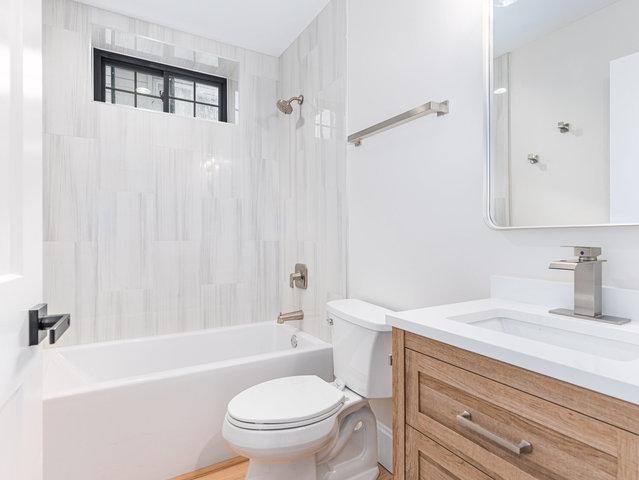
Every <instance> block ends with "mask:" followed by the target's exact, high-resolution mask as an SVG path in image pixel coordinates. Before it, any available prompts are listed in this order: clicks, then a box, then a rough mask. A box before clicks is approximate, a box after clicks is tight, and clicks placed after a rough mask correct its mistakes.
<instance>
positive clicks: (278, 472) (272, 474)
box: [246, 456, 317, 480]
mask: <svg viewBox="0 0 639 480" xmlns="http://www.w3.org/2000/svg"><path fill="white" fill-rule="evenodd" d="M289 478H290V479H291V480H293V479H295V480H317V466H316V464H315V457H314V456H311V457H305V458H301V459H299V460H297V461H294V462H287V463H265V462H259V461H256V460H253V459H251V461H250V462H249V468H248V472H247V474H246V480H274V479H281V480H284V479H289Z"/></svg>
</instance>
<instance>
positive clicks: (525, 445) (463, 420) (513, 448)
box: [457, 412, 532, 455]
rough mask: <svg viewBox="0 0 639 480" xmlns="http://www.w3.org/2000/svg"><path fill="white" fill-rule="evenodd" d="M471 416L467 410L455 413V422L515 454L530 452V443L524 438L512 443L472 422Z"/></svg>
mask: <svg viewBox="0 0 639 480" xmlns="http://www.w3.org/2000/svg"><path fill="white" fill-rule="evenodd" d="M472 419H473V416H472V415H471V414H470V413H468V412H463V413H462V414H461V415H457V423H459V425H460V426H461V427H463V428H467V429H468V430H470V431H472V432H474V433H476V434H477V435H481V436H482V437H484V438H486V439H488V440H490V441H491V442H493V443H496V444H497V445H499V446H500V447H502V448H505V449H506V450H508V451H510V452H513V453H515V454H517V455H521V454H522V453H530V452H532V444H531V443H530V442H527V441H526V440H522V441H521V442H519V443H518V444H514V443H512V442H509V441H508V440H506V439H505V438H502V437H500V436H499V435H497V434H495V433H493V432H491V431H490V430H487V429H485V428H484V427H482V426H481V425H478V424H476V423H475V422H473V420H472Z"/></svg>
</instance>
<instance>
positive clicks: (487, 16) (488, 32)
mask: <svg viewBox="0 0 639 480" xmlns="http://www.w3.org/2000/svg"><path fill="white" fill-rule="evenodd" d="M494 8H495V7H494V6H493V0H484V9H483V10H484V12H483V17H484V18H483V28H482V32H483V35H482V37H483V56H484V58H483V64H484V73H483V77H484V102H483V103H484V124H485V125H484V189H483V190H484V206H483V207H484V208H483V212H484V221H485V222H486V223H487V224H488V226H489V227H490V228H492V229H493V230H530V229H549V228H593V227H636V226H639V221H638V222H637V223H592V224H581V225H579V224H577V225H573V224H565V225H523V226H502V225H497V224H496V223H495V222H494V220H493V218H492V216H491V213H490V204H491V192H492V185H491V181H490V177H491V175H490V173H491V163H492V158H491V147H492V142H491V133H492V132H491V130H492V129H491V124H492V123H491V121H492V115H493V94H492V92H493V38H494V37H493V32H494V25H493V19H494V14H493V12H494Z"/></svg>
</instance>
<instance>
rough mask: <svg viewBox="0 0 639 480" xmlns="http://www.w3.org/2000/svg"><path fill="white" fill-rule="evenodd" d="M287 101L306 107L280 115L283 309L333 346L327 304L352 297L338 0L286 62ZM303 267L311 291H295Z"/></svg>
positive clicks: (341, 6) (341, 0) (342, 26)
mask: <svg viewBox="0 0 639 480" xmlns="http://www.w3.org/2000/svg"><path fill="white" fill-rule="evenodd" d="M279 93H280V96H281V97H283V98H290V97H292V96H294V95H299V94H303V95H304V104H303V105H302V106H301V108H298V107H297V106H296V107H295V108H294V111H293V114H291V115H290V116H284V115H280V125H281V131H280V178H281V185H280V207H281V212H282V219H281V225H282V233H283V240H282V246H281V250H282V271H281V275H280V286H281V287H280V288H281V291H282V308H283V309H285V310H287V309H288V310H292V309H296V308H303V309H304V312H305V320H304V322H303V328H304V329H305V330H307V331H309V332H310V333H312V334H314V335H317V336H319V337H321V338H323V339H326V340H328V339H329V331H328V327H327V324H326V322H325V318H326V316H325V304H326V302H327V301H329V300H332V299H335V298H344V297H345V296H346V270H345V268H346V201H345V195H346V192H345V184H346V125H345V123H346V0H333V1H332V2H331V3H329V4H328V6H327V7H326V8H325V9H324V10H323V11H322V12H321V13H320V14H319V15H318V16H317V17H316V18H315V20H314V21H313V22H312V23H311V24H310V25H309V26H308V27H307V28H306V29H305V30H304V31H303V32H302V34H301V35H300V36H299V37H298V39H297V40H296V41H295V42H294V43H293V44H292V45H291V46H290V47H289V48H288V49H287V50H286V51H285V52H284V54H283V55H282V57H281V58H280V88H279ZM297 262H302V263H306V264H307V265H308V267H309V288H308V290H306V291H301V290H294V291H293V290H291V289H290V288H289V286H288V274H289V273H290V272H292V271H293V268H294V265H295V263H297Z"/></svg>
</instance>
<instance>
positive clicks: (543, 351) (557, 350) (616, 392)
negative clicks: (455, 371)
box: [386, 299, 639, 404]
mask: <svg viewBox="0 0 639 480" xmlns="http://www.w3.org/2000/svg"><path fill="white" fill-rule="evenodd" d="M548 309H549V307H548V306H540V305H532V304H527V303H521V302H514V301H509V300H500V299H485V300H477V301H472V302H464V303H456V304H450V305H442V306H437V307H429V308H421V309H418V310H409V311H404V312H396V313H390V314H388V315H387V316H386V322H387V323H388V324H389V325H391V326H392V327H396V328H400V329H402V330H405V331H408V332H412V333H415V334H417V335H421V336H424V337H428V338H431V339H433V340H437V341H440V342H443V343H446V344H449V345H452V346H455V347H458V348H461V349H464V350H468V351H470V352H474V353H477V354H479V355H484V356H486V357H490V358H493V359H495V360H500V361H502V362H505V363H509V364H511V365H515V366H518V367H521V368H524V369H526V370H531V371H533V372H536V373H540V374H542V375H547V376H549V377H552V378H556V379H558V380H563V381H565V382H568V383H572V384H574V385H578V386H580V387H583V388H587V389H590V390H594V391H596V392H600V393H603V394H606V395H609V396H612V397H616V398H619V399H622V400H626V401H628V402H632V403H634V404H639V358H637V359H631V360H615V359H611V358H606V357H605V355H603V354H602V355H598V354H597V352H596V351H595V350H596V349H591V350H593V351H592V352H590V353H586V352H584V351H578V350H573V349H570V348H566V347H562V346H556V345H551V344H549V343H545V342H543V341H537V340H531V339H527V338H521V337H518V336H514V335H512V334H507V333H503V332H499V331H494V330H489V329H486V328H482V327H479V326H475V325H471V324H467V323H463V322H462V321H456V320H451V319H450V317H456V316H460V315H470V314H474V313H477V312H481V311H489V310H510V311H517V312H521V313H522V314H530V315H536V316H540V317H545V318H546V320H547V324H546V325H547V326H549V327H551V328H556V329H560V330H567V331H570V332H575V333H580V334H584V335H589V334H590V335H595V334H596V335H597V336H599V337H600V338H601V335H602V334H603V335H604V336H605V338H607V339H609V340H613V341H618V342H624V343H626V344H630V345H628V346H629V347H633V346H635V345H636V346H639V320H638V319H636V320H635V321H634V322H632V323H629V324H626V325H621V326H616V325H608V324H602V323H599V322H594V321H592V320H585V319H575V318H570V317H565V316H560V315H551V314H549V313H548ZM558 334H561V333H560V332H558Z"/></svg>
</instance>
